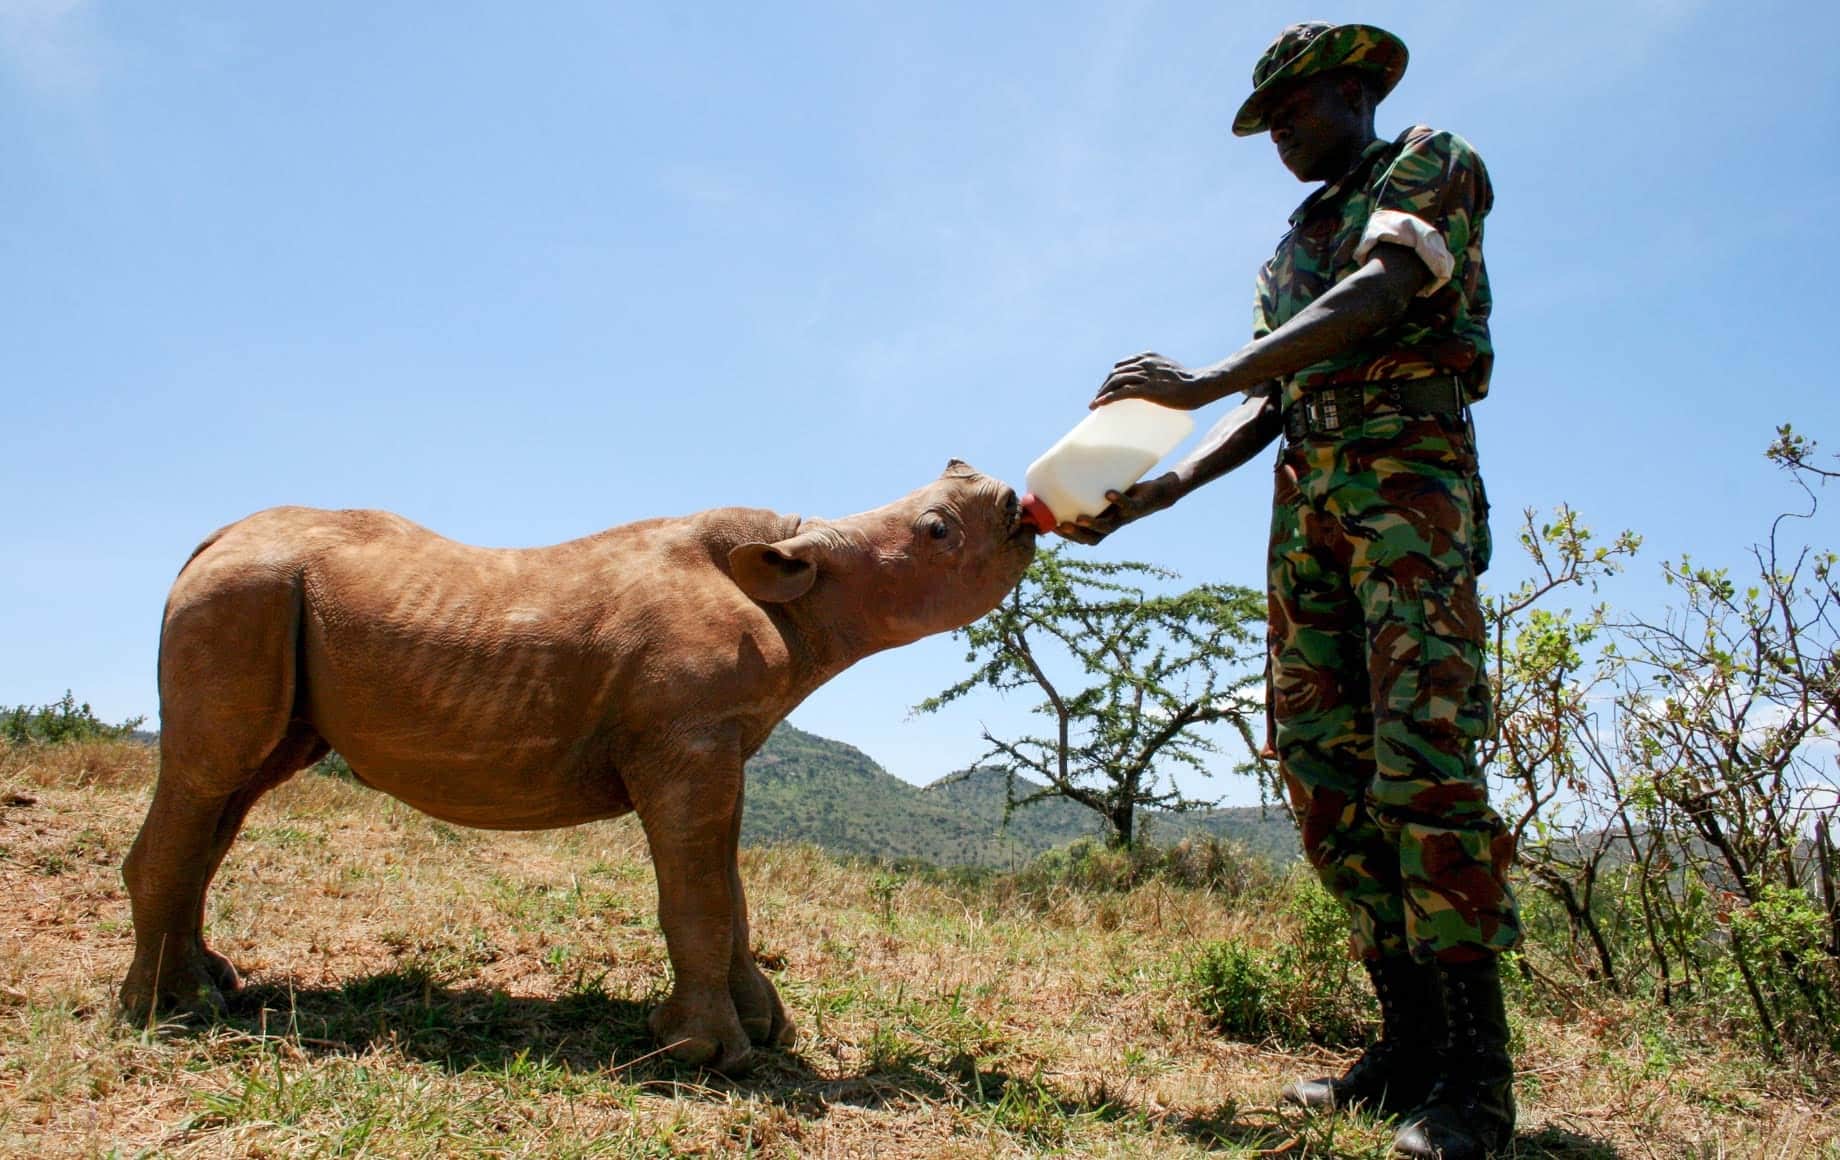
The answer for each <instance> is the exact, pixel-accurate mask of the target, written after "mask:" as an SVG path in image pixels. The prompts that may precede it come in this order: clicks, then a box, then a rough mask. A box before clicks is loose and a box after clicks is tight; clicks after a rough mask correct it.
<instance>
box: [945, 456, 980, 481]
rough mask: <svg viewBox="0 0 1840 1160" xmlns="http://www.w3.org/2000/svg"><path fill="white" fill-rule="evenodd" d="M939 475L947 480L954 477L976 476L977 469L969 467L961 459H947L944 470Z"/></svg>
mask: <svg viewBox="0 0 1840 1160" xmlns="http://www.w3.org/2000/svg"><path fill="white" fill-rule="evenodd" d="M939 474H940V475H941V476H942V477H944V478H948V479H949V478H951V477H952V476H955V475H976V474H977V468H975V467H973V466H971V465H970V464H969V463H966V462H965V461H964V460H962V459H948V460H946V469H945V470H944V471H942V472H940V473H939Z"/></svg>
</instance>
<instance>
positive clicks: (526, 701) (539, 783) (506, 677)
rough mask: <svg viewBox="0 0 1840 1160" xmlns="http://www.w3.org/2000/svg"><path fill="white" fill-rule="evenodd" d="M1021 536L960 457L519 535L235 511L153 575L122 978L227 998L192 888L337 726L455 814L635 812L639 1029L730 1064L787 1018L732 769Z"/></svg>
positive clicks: (204, 1002) (171, 995)
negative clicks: (161, 582) (741, 502)
mask: <svg viewBox="0 0 1840 1160" xmlns="http://www.w3.org/2000/svg"><path fill="white" fill-rule="evenodd" d="M1034 551H1035V534H1034V532H1033V531H1032V530H1031V528H1030V526H1029V525H1028V524H1027V523H1025V522H1024V521H1023V520H1022V519H1021V518H1020V513H1019V511H1018V504H1017V499H1016V494H1015V492H1013V491H1012V490H1010V488H1008V487H1006V486H1005V485H1004V484H1002V483H1000V482H998V481H997V480H994V479H989V478H987V477H985V476H983V475H980V474H978V473H977V472H976V471H974V470H973V469H972V468H970V467H968V466H966V465H965V464H963V463H960V462H958V461H957V460H953V461H952V462H951V463H950V464H948V465H947V467H946V470H945V472H944V474H942V475H941V476H940V477H939V478H938V479H936V480H934V481H933V482H932V483H929V484H927V485H926V486H925V487H923V488H921V489H920V490H918V491H916V492H913V493H912V494H910V495H908V496H905V497H903V498H902V499H899V500H896V501H895V502H894V503H891V504H889V505H887V506H886V507H880V508H876V509H875V510H874V511H869V512H863V513H862V514H860V515H854V516H849V517H847V518H844V519H839V520H801V519H799V518H798V517H797V516H784V515H778V514H776V513H774V512H770V511H764V510H760V509H754V508H720V509H716V510H712V511H706V512H703V513H700V514H698V515H692V516H683V517H679V518H672V519H657V520H647V521H644V522H641V523H635V524H627V525H625V526H623V527H617V528H613V529H610V530H608V531H605V532H601V533H600V534H598V535H593V536H588V537H586V538H585V539H580V540H572V541H570V542H568V543H565V544H558V545H556V546H554V547H549V548H532V549H527V550H508V549H489V548H474V547H468V546H467V545H464V544H458V543H455V542H453V541H451V540H447V539H443V538H442V537H440V536H438V535H435V534H434V533H433V532H430V531H428V530H427V529H425V528H422V527H419V526H417V525H415V524H412V523H410V522H409V521H408V520H405V519H401V518H398V517H396V516H393V515H388V514H385V513H383V512H373V511H318V510H314V509H309V508H275V509H273V510H270V511H264V512H258V513H257V514H255V515H252V516H250V517H248V518H247V519H244V520H241V521H239V522H237V523H234V524H232V525H230V526H229V527H227V528H225V529H223V530H222V531H220V532H217V533H216V534H215V535H213V536H211V537H210V538H209V539H207V540H206V541H205V542H204V543H203V544H202V545H201V546H200V547H199V548H198V550H197V551H196V552H194V553H193V555H192V558H191V560H190V561H189V562H188V563H187V564H186V565H185V567H184V568H183V569H182V570H181V571H180V573H179V577H178V579H177V580H176V581H175V582H174V584H173V588H172V593H171V595H170V596H169V597H168V599H167V604H166V615H165V622H164V625H163V627H162V629H161V635H160V673H159V677H160V725H161V728H160V777H159V784H158V786H157V787H156V789H155V792H154V797H153V805H152V807H151V808H150V809H149V811H148V814H147V820H146V822H145V824H144V825H143V826H142V827H141V832H140V836H139V837H138V838H136V839H135V842H134V847H133V849H131V850H130V851H129V852H128V857H127V861H126V863H125V865H124V866H123V877H124V878H125V879H126V881H127V886H128V893H129V895H130V896H131V898H132V901H133V912H134V935H135V951H134V962H133V964H132V965H131V966H130V967H129V968H128V976H127V980H126V981H125V982H124V983H123V984H122V988H121V1002H122V1004H123V1006H124V1007H126V1008H127V1009H129V1010H130V1011H134V1012H138V1013H139V1014H140V1015H143V1016H144V1015H146V1014H148V1013H149V1011H150V1009H153V1008H160V1007H178V1008H182V1009H194V1010H197V1009H203V1010H212V1009H217V1008H220V1007H221V1006H222V1005H223V1002H224V994H225V992H228V991H233V990H234V989H235V988H236V987H237V986H238V978H237V973H236V970H235V968H233V967H232V966H231V965H230V963H229V961H228V960H226V959H225V958H224V957H223V956H221V955H218V954H216V953H214V952H212V951H211V950H209V949H208V948H207V947H206V946H205V944H204V938H203V933H204V932H203V924H204V895H205V889H206V888H207V887H208V886H209V885H210V882H211V876H212V875H213V874H214V873H215V872H216V870H217V867H218V864H219V863H220V862H222V861H223V857H224V852H225V851H226V850H228V849H229V847H230V843H231V841H232V840H233V839H234V838H235V837H236V832H237V829H238V827H239V826H241V824H242V821H243V818H244V816H245V815H246V814H247V813H248V811H249V807H250V806H251V805H253V804H254V803H255V801H256V799H257V798H259V797H261V796H262V795H263V794H264V793H266V792H268V791H269V790H270V789H273V788H274V787H275V786H276V785H278V784H280V783H281V782H282V781H284V780H286V779H287V778H288V777H289V776H290V775H292V774H293V773H295V772H296V771H298V770H300V769H302V768H304V767H305V766H307V765H309V764H311V763H313V762H314V761H317V760H318V759H319V758H320V757H322V756H323V755H324V754H325V753H326V752H327V750H328V749H329V748H331V749H337V750H338V752H339V753H341V754H342V755H344V757H345V758H346V760H348V761H349V762H350V763H351V767H352V770H353V771H354V772H355V773H356V774H357V776H358V777H359V778H360V779H361V780H363V781H364V783H365V784H367V785H370V786H373V787H375V788H377V789H380V790H383V791H384V792H386V793H390V794H393V795H395V796H396V797H398V798H400V799H402V800H403V801H405V802H407V803H409V804H410V805H412V806H414V807H415V808H417V809H419V810H422V811H424V812H425V813H429V814H432V815H434V816H435V817H437V818H440V819H442V820H443V821H448V822H454V823H458V824H461V825H467V826H481V827H485V828H488V829H507V830H521V829H539V828H546V827H552V826H569V825H574V824H576V823H578V822H587V821H593V820H595V819H597V818H610V817H614V816H616V815H619V814H624V813H626V812H628V811H629V810H630V811H637V813H638V815H639V821H640V823H641V824H642V825H643V827H644V829H645V834H646V839H647V841H648V842H649V843H650V845H651V851H652V861H653V864H654V867H655V870H656V873H657V876H658V917H659V924H660V925H661V926H662V927H663V929H664V937H665V944H666V949H667V951H668V952H669V954H670V959H671V968H672V972H673V974H674V975H675V986H674V987H673V989H672V991H671V994H670V996H669V997H668V998H667V999H666V1000H665V1001H664V1003H663V1004H662V1005H661V1006H659V1007H658V1008H657V1009H656V1010H655V1011H653V1012H652V1015H651V1029H652V1033H653V1034H654V1035H656V1036H657V1038H658V1040H659V1041H660V1042H661V1043H662V1044H664V1045H665V1046H666V1049H667V1050H668V1051H669V1053H670V1054H671V1055H672V1056H674V1057H675V1058H677V1059H679V1060H682V1061H684V1062H687V1063H693V1064H705V1065H708V1066H710V1067H714V1068H717V1069H724V1070H727V1069H734V1068H736V1067H737V1066H739V1065H740V1064H741V1063H742V1062H743V1060H744V1059H746V1057H747V1055H748V1053H749V1049H750V1048H749V1045H750V1043H766V1044H784V1043H787V1042H790V1040H791V1038H792V1025H791V1023H790V1021H789V1020H788V1019H787V1016H786V1009H785V1007H784V1006H783V1005H782V1004H781V1003H780V999H779V996H778V994H777V993H776V992H775V991H774V989H773V985H772V984H771V983H769V982H768V981H767V978H766V976H765V975H763V974H762V973H761V972H760V969H759V968H758V967H756V966H755V964H754V959H753V954H752V952H751V950H750V949H749V945H748V925H747V903H746V900H745V898H744V897H743V895H742V889H741V877H740V874H739V872H738V870H737V867H736V862H735V846H736V841H737V839H738V837H739V835H740V831H741V797H742V793H741V790H742V765H743V763H744V762H746V761H747V759H748V757H749V756H750V755H752V754H753V753H754V751H755V750H756V749H758V748H759V747H760V744H761V743H762V742H763V741H765V740H766V738H767V735H768V734H769V733H771V732H772V730H773V727H774V726H775V725H776V724H778V723H779V721H780V719H781V718H783V717H785V715H786V714H787V713H788V712H790V711H791V710H792V709H793V707H794V706H796V705H798V703H799V702H800V701H802V700H803V699H804V698H805V697H806V696H808V695H809V694H810V693H811V692H812V690H814V689H816V688H817V687H818V686H819V685H821V684H823V683H824V682H825V681H827V680H829V679H830V678H831V677H833V676H835V675H836V674H838V673H839V672H841V671H843V670H844V669H845V668H847V667H849V666H850V665H851V664H853V663H855V662H856V661H857V660H859V659H861V658H862V657H865V656H868V655H869V654H870V653H873V652H877V651H879V650H881V649H886V648H893V647H895V646H897V645H903V644H907V643H910V642H912V641H915V640H918V639H920V638H921V637H923V636H927V635H929V634H931V633H936V632H945V631H948V630H950V629H954V628H959V627H962V626H963V625H966V624H969V623H970V622H971V621H973V620H976V619H977V618H978V617H980V616H982V615H983V614H984V613H986V612H988V611H989V610H990V609H992V608H994V607H996V605H997V604H998V602H1000V601H1001V600H1002V599H1003V597H1004V596H1005V595H1006V594H1007V593H1008V592H1009V591H1010V590H1011V589H1012V588H1013V587H1015V585H1016V583H1017V582H1018V581H1019V580H1020V579H1021V577H1022V573H1023V571H1024V570H1025V569H1026V568H1027V567H1028V564H1029V561H1030V559H1031V558H1032V557H1033V554H1034Z"/></svg>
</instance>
